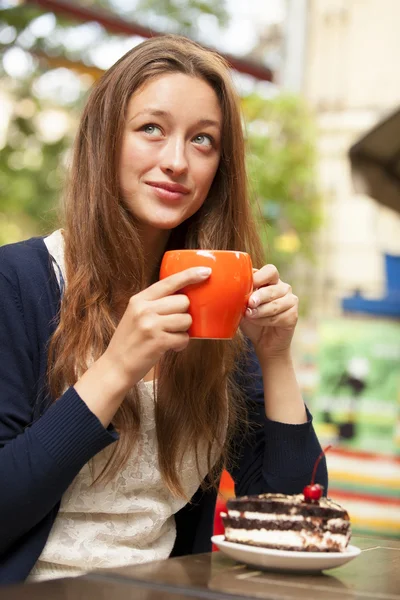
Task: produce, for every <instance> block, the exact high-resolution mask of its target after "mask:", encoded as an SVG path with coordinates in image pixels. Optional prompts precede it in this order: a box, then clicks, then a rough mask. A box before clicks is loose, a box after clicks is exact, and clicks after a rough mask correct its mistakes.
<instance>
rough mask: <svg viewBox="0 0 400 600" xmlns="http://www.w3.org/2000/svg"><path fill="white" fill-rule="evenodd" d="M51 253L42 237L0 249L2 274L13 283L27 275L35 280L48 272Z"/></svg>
mask: <svg viewBox="0 0 400 600" xmlns="http://www.w3.org/2000/svg"><path fill="white" fill-rule="evenodd" d="M48 265H49V253H48V250H47V248H46V245H45V243H44V241H43V238H42V237H33V238H30V239H27V240H23V241H21V242H15V243H13V244H6V245H4V246H1V247H0V273H1V274H2V275H3V276H4V277H6V278H7V279H8V280H9V281H10V282H11V283H13V282H15V281H16V280H19V279H20V278H21V277H24V275H26V276H27V277H28V278H30V279H35V277H39V276H40V275H43V273H44V272H46V271H48Z"/></svg>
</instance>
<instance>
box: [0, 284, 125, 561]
mask: <svg viewBox="0 0 400 600" xmlns="http://www.w3.org/2000/svg"><path fill="white" fill-rule="evenodd" d="M29 326H30V329H32V328H31V323H29ZM35 344H37V340H35V339H32V336H28V334H27V322H26V320H25V318H24V313H23V309H22V303H21V298H20V294H19V291H18V290H17V289H16V288H15V287H14V286H13V285H12V283H11V282H10V281H9V279H8V278H7V277H6V276H4V275H3V274H2V273H0V489H1V493H0V532H1V535H0V559H1V554H3V553H6V552H7V551H8V550H9V549H10V548H11V547H12V545H13V544H15V543H16V542H18V540H19V539H20V538H21V537H22V536H24V534H25V533H27V532H28V531H29V530H30V529H32V528H33V527H34V526H35V525H36V524H38V523H39V522H40V521H41V520H42V519H43V518H44V517H45V516H46V515H47V514H48V513H49V512H50V511H51V510H52V509H53V507H54V506H55V505H56V504H57V503H58V502H59V501H60V499H61V496H62V494H63V492H64V491H65V490H66V488H67V487H68V486H69V485H70V483H71V482H72V480H73V479H74V477H75V476H76V475H77V473H78V472H79V471H80V469H81V468H82V467H83V465H84V464H85V463H86V462H87V461H88V460H90V458H92V457H93V456H94V455H95V454H96V453H97V452H99V451H100V450H101V449H102V448H105V447H106V446H107V445H108V444H110V443H112V442H113V441H115V439H116V437H117V436H116V434H115V433H114V432H112V431H108V430H106V429H104V427H103V426H102V424H101V423H100V421H99V420H98V419H97V417H96V416H95V415H94V414H93V413H92V412H91V411H90V410H89V409H88V407H87V406H86V404H85V403H84V402H83V400H82V399H81V398H80V397H79V395H78V394H77V393H76V391H75V389H74V388H69V389H68V390H67V391H66V392H65V393H64V394H63V395H62V396H61V397H60V398H59V399H58V400H57V401H56V402H55V403H54V404H52V406H51V407H50V408H48V409H47V410H46V411H45V412H44V414H43V415H42V416H41V417H40V418H38V419H37V420H36V421H35V422H32V418H33V417H32V415H33V407H34V403H35V400H36V394H37V386H38V381H37V373H36V370H35V367H34V362H35V361H34V356H35V352H37V348H35ZM0 562H1V560H0Z"/></svg>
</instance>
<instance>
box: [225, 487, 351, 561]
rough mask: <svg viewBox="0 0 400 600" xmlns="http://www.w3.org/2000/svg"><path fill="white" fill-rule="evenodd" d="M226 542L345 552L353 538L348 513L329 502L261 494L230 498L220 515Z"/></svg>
mask: <svg viewBox="0 0 400 600" xmlns="http://www.w3.org/2000/svg"><path fill="white" fill-rule="evenodd" d="M221 516H222V520H223V523H224V527H225V539H226V541H229V542H236V543H240V544H249V545H251V546H260V547H263V548H274V549H275V550H294V551H301V552H343V551H344V550H345V549H346V547H347V545H348V543H349V539H350V536H351V529H350V519H349V515H348V513H347V511H346V510H344V509H343V508H342V507H341V506H340V505H339V504H337V503H336V502H334V501H333V500H330V499H329V498H324V497H322V498H320V499H319V500H318V501H313V502H310V501H306V500H305V499H304V495H303V494H297V495H286V494H260V495H258V496H242V497H240V498H231V499H229V500H228V502H227V510H226V513H221Z"/></svg>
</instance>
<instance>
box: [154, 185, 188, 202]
mask: <svg viewBox="0 0 400 600" xmlns="http://www.w3.org/2000/svg"><path fill="white" fill-rule="evenodd" d="M146 184H147V185H148V186H150V187H151V188H152V189H153V191H154V193H155V195H156V196H158V197H159V198H161V200H167V201H170V202H177V201H180V200H182V198H183V197H184V196H186V195H187V194H188V193H189V189H188V188H186V187H185V186H183V185H180V184H170V183H161V182H146Z"/></svg>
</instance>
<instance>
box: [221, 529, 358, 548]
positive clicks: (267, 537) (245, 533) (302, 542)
mask: <svg viewBox="0 0 400 600" xmlns="http://www.w3.org/2000/svg"><path fill="white" fill-rule="evenodd" d="M225 537H226V539H227V541H229V542H237V543H239V544H240V543H242V544H249V543H253V544H255V545H259V546H263V545H272V546H286V547H293V548H298V549H299V550H302V549H304V548H307V546H311V545H312V546H316V547H318V548H320V549H321V550H328V549H330V548H332V543H334V544H338V546H339V549H340V551H343V550H344V549H345V548H346V546H347V542H348V536H347V535H343V534H339V533H330V532H329V531H326V532H324V533H323V534H316V533H315V532H311V531H306V530H302V531H278V530H276V529H274V530H273V531H270V530H267V529H235V528H232V527H226V528H225Z"/></svg>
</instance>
